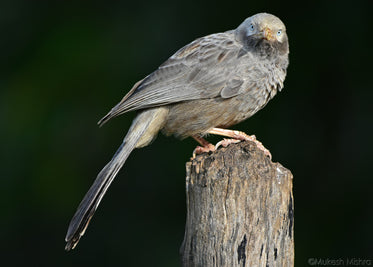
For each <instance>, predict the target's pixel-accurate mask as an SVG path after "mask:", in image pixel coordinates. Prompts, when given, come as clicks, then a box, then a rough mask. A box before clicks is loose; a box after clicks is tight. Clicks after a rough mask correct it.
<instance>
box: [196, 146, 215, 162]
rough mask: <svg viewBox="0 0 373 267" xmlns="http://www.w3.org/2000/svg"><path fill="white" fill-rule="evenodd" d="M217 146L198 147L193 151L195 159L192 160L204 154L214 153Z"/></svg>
mask: <svg viewBox="0 0 373 267" xmlns="http://www.w3.org/2000/svg"><path fill="white" fill-rule="evenodd" d="M215 150H216V149H215V146H214V145H213V144H209V145H208V146H197V147H196V148H195V149H194V150H193V157H192V158H191V159H194V158H195V157H196V155H199V154H202V153H208V152H214V151H215Z"/></svg>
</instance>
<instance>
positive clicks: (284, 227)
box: [180, 142, 294, 267]
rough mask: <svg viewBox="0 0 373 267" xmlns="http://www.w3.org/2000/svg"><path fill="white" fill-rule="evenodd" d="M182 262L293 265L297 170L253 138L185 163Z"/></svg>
mask: <svg viewBox="0 0 373 267" xmlns="http://www.w3.org/2000/svg"><path fill="white" fill-rule="evenodd" d="M186 169H187V173H186V195H187V219H186V227H185V236H184V241H183V244H182V246H181V249H180V253H181V258H182V264H183V266H219V267H220V266H227V267H235V266H293V265H294V235H293V226H294V223H293V222H294V221H293V214H294V212H293V207H294V204H293V193H292V178H293V177H292V174H291V172H290V171H289V170H287V169H286V168H284V167H283V166H282V165H281V164H279V163H273V162H271V161H270V159H269V158H267V157H265V156H264V154H263V152H262V151H261V150H259V149H258V148H257V147H256V145H255V144H254V143H252V142H241V143H238V144H231V145H229V146H228V147H227V148H221V149H219V150H218V151H216V152H214V153H212V154H210V155H209V154H206V153H205V154H202V155H199V156H197V157H196V158H195V159H194V160H192V161H190V162H188V163H187V164H186Z"/></svg>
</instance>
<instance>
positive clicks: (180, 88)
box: [65, 13, 289, 251]
mask: <svg viewBox="0 0 373 267" xmlns="http://www.w3.org/2000/svg"><path fill="white" fill-rule="evenodd" d="M288 65H289V43H288V37H287V33H286V28H285V25H284V23H283V22H282V21H281V20H280V19H279V18H278V17H276V16H274V15H272V14H269V13H258V14H255V15H253V16H250V17H248V18H247V19H245V20H244V21H243V22H242V23H241V24H240V25H239V26H238V27H237V28H236V29H234V30H229V31H225V32H221V33H215V34H210V35H207V36H204V37H201V38H198V39H196V40H194V41H193V42H191V43H189V44H187V45H186V46H184V47H182V48H181V49H179V50H178V51H177V52H176V53H175V54H173V55H172V56H171V57H170V58H168V59H167V60H166V61H165V62H164V63H163V64H161V65H160V66H159V67H158V68H157V69H156V70H155V71H154V72H152V73H151V74H149V75H148V76H146V77H145V78H144V79H142V80H140V81H138V82H137V83H135V84H134V86H133V87H132V89H131V90H130V91H129V92H128V93H127V94H126V95H125V96H124V97H123V99H122V100H121V101H120V102H119V103H118V104H117V105H115V106H114V107H113V108H112V109H111V110H110V111H109V113H108V114H107V115H106V116H104V117H103V118H102V119H101V120H100V121H99V122H98V124H99V125H100V126H102V125H103V124H105V123H106V122H107V121H109V120H110V119H112V118H114V117H116V116H119V115H121V114H123V113H126V112H130V111H136V112H137V115H136V116H135V118H134V120H133V122H132V124H131V126H130V128H129V130H128V132H127V134H126V136H125V138H124V139H123V142H122V144H121V145H120V147H119V148H118V150H117V151H116V153H115V154H114V156H113V157H112V159H111V160H110V161H109V162H108V163H107V164H106V165H105V167H104V168H103V169H102V170H101V171H100V172H99V174H98V175H97V177H96V179H95V181H94V182H93V184H92V186H91V187H90V189H89V190H88V192H87V193H86V195H85V196H84V198H83V200H82V201H81V203H80V205H79V206H78V208H77V210H76V212H75V214H74V216H73V218H72V219H71V222H70V224H69V227H68V231H67V234H66V238H65V241H66V246H65V250H67V251H69V250H71V249H74V248H75V246H76V245H77V244H78V242H79V240H80V238H81V237H82V236H83V235H84V233H85V231H86V229H87V226H88V224H89V222H90V221H91V219H92V216H93V215H94V213H95V211H96V209H97V207H98V205H99V204H100V202H101V200H102V198H103V196H104V195H105V193H106V191H107V190H108V188H109V186H110V184H111V183H112V181H113V179H114V178H115V177H116V175H117V174H118V172H119V170H120V169H121V168H122V166H123V164H124V163H125V161H126V160H127V158H128V156H129V155H130V153H131V152H132V151H133V150H134V149H135V148H141V147H144V146H147V145H148V144H150V143H151V142H152V141H153V140H154V139H155V137H156V136H157V135H158V133H159V132H162V133H164V134H165V135H166V136H169V135H174V136H175V137H177V138H180V139H184V138H186V137H193V138H194V139H195V140H196V141H197V142H199V144H200V145H201V146H198V147H197V148H196V149H195V151H194V153H197V154H200V153H203V152H207V151H213V150H215V149H216V147H215V146H213V145H212V144H210V143H209V142H208V141H206V140H205V139H204V137H205V136H206V135H207V134H217V135H222V136H226V137H230V138H232V139H228V140H225V141H223V145H227V144H229V143H231V142H236V141H237V140H238V141H239V140H252V141H255V142H256V144H257V145H258V147H260V148H261V149H262V150H263V151H264V152H265V153H266V154H267V155H269V156H270V153H269V151H268V150H266V149H265V148H264V146H262V144H261V143H260V142H259V141H257V140H256V139H255V136H249V135H246V134H245V133H244V132H241V131H236V130H229V129H228V127H230V126H232V125H235V124H237V123H239V122H241V121H244V120H246V119H247V118H249V117H251V116H252V115H254V114H255V113H256V112H257V111H259V110H260V109H262V108H263V107H264V106H265V105H266V104H267V103H268V101H269V100H270V99H272V98H273V97H274V96H275V95H276V93H277V92H279V91H281V90H282V88H283V86H284V80H285V77H286V73H287V67H288ZM230 140H231V141H230ZM224 143H225V144H224Z"/></svg>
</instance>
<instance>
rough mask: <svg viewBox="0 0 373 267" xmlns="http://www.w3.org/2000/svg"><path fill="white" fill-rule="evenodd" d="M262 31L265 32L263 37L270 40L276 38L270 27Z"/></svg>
mask: <svg viewBox="0 0 373 267" xmlns="http://www.w3.org/2000/svg"><path fill="white" fill-rule="evenodd" d="M262 33H263V39H266V40H268V41H273V40H275V39H276V38H275V36H274V35H273V33H272V31H271V30H270V29H269V28H268V27H265V28H264V29H263V31H262Z"/></svg>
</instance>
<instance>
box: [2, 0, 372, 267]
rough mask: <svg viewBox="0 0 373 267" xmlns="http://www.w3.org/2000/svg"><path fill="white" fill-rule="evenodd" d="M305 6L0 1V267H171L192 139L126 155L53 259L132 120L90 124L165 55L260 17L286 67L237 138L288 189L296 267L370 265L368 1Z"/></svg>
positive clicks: (181, 225) (176, 262) (162, 143)
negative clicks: (76, 237)
mask: <svg viewBox="0 0 373 267" xmlns="http://www.w3.org/2000/svg"><path fill="white" fill-rule="evenodd" d="M310 2H311V3H309V4H307V3H305V2H286V1H253V0H252V1H247V0H246V1H200V0H198V1H197V0H192V1H174V0H172V1H171V0H163V1H155V2H144V1H131V2H130V3H128V2H124V1H113V2H110V1H106V2H105V1H102V2H92V1H26V0H25V1H2V2H1V4H0V27H1V28H0V34H1V39H0V56H1V58H0V59H1V65H0V67H1V71H0V125H1V126H0V127H1V131H0V140H1V150H0V151H1V153H0V157H1V158H0V162H1V187H0V190H1V191H0V202H1V213H0V214H1V215H0V216H1V217H0V229H1V230H0V237H1V239H0V261H1V265H2V266H104V265H105V266H162V267H163V266H178V265H179V255H178V250H179V247H180V245H181V242H182V239H183V234H184V223H185V193H184V177H185V162H186V161H187V160H188V159H189V157H190V156H191V153H192V151H193V149H194V147H195V145H196V144H195V142H194V141H193V140H191V139H186V140H183V141H178V140H176V139H174V138H166V137H164V136H159V137H158V138H157V140H156V141H155V142H154V143H153V144H152V145H151V146H149V147H147V148H144V149H140V150H136V151H134V152H133V154H132V155H131V156H130V158H129V159H128V161H127V163H126V164H125V167H124V168H123V170H122V171H121V172H120V173H119V175H118V177H117V178H118V179H116V180H115V182H114V183H113V184H112V187H111V188H110V190H109V192H108V194H107V195H106V196H105V198H104V199H103V201H102V203H101V205H100V208H99V210H98V212H97V213H96V216H95V217H94V219H93V221H92V223H91V225H90V227H89V228H88V230H87V233H86V235H85V236H84V237H83V239H82V240H81V242H80V243H79V245H78V247H77V248H76V249H75V250H74V251H72V252H69V253H67V252H65V251H64V245H65V244H64V237H65V233H66V230H67V226H68V223H69V220H70V219H71V216H72V215H73V213H74V211H75V209H76V207H77V205H78V204H79V202H80V200H81V198H82V197H83V195H84V194H85V192H86V191H87V189H88V188H89V186H90V185H91V183H92V181H93V179H94V178H95V176H96V174H97V173H98V172H99V171H100V169H101V168H102V167H103V166H104V165H105V164H106V162H107V161H108V160H109V159H110V158H111V156H112V155H113V153H114V152H115V150H116V149H117V147H118V146H119V144H120V143H121V141H122V138H123V137H124V135H125V133H126V131H127V129H128V127H129V125H130V123H131V120H132V118H133V116H134V114H133V113H130V114H127V115H125V116H121V117H120V118H116V119H115V120H113V121H110V123H108V124H107V125H105V127H103V128H101V129H99V128H98V127H97V125H96V122H97V121H98V120H99V119H100V118H101V117H102V116H103V115H105V114H106V112H107V111H109V109H110V108H111V107H112V106H113V105H115V104H116V103H117V102H118V101H119V100H120V99H121V98H122V96H123V95H124V94H125V93H126V92H127V91H128V90H129V89H130V88H131V86H132V85H133V84H134V83H135V82H136V81H138V80H140V79H142V78H143V77H144V76H146V75H147V74H149V73H150V72H151V71H153V70H154V69H155V68H157V66H158V65H160V64H161V63H162V62H163V61H164V60H166V59H167V58H168V57H169V56H171V55H172V54H173V53H174V52H175V51H176V50H177V49H179V48H180V47H182V46H183V45H185V44H187V43H189V42H191V41H192V40H194V39H195V38H197V37H200V36H203V35H207V34H210V33H214V32H221V31H225V30H230V29H233V28H236V27H237V26H238V25H239V24H240V23H241V22H242V21H243V20H244V19H245V18H246V17H248V16H251V15H253V14H255V13H258V12H262V11H267V12H270V13H273V14H275V15H277V16H279V17H280V18H281V19H282V20H283V21H284V22H285V24H286V26H287V28H288V36H289V40H290V51H291V54H290V62H291V63H290V67H289V69H288V76H287V79H286V82H285V88H284V90H283V91H282V92H281V93H280V94H279V95H278V96H276V97H275V98H274V99H273V100H272V101H271V102H270V103H269V104H268V105H267V107H266V108H265V109H263V110H262V111H260V112H259V113H258V114H256V115H255V116H254V117H252V118H250V119H249V120H247V121H246V122H244V123H241V124H239V125H236V127H235V128H236V129H240V130H242V131H245V132H247V133H249V134H256V135H257V137H258V138H259V140H261V141H262V142H263V143H264V145H265V146H266V147H267V148H269V149H270V150H271V152H272V155H273V160H274V161H278V162H280V163H281V164H283V165H284V166H285V167H287V168H289V169H290V170H291V171H292V173H293V174H294V196H295V244H296V266H307V261H308V259H309V258H330V259H340V258H342V259H347V258H359V257H360V258H362V259H372V255H373V245H372V239H373V233H372V232H373V230H372V226H373V212H372V196H371V195H372V188H373V177H372V171H371V167H372V166H373V161H372V155H371V154H372V147H373V141H372V135H373V126H372V115H373V112H372V104H371V101H372V96H373V91H372V90H373V85H372V75H373V73H372V62H373V58H372V41H373V40H372V35H373V27H372V26H373V23H372V13H371V11H372V10H371V8H369V6H368V4H369V3H370V1H366V2H363V1H310ZM217 140H219V138H212V139H211V141H213V142H216V141H217Z"/></svg>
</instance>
